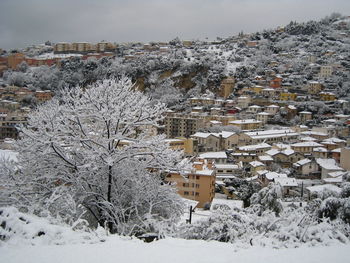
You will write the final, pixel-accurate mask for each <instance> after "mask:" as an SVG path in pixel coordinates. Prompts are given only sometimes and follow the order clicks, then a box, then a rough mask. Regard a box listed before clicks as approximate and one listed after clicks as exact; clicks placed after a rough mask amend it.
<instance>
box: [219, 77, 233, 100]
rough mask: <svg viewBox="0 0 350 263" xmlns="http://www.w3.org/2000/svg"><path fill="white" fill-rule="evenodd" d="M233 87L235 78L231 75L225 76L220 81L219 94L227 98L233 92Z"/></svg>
mask: <svg viewBox="0 0 350 263" xmlns="http://www.w3.org/2000/svg"><path fill="white" fill-rule="evenodd" d="M234 87H235V79H234V78H232V77H229V78H226V79H224V80H223V81H222V82H221V85H220V92H219V96H220V97H222V98H225V99H227V98H228V97H229V96H230V95H231V93H232V92H233V88H234Z"/></svg>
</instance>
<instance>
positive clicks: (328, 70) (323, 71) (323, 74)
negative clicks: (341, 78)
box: [318, 66, 333, 78]
mask: <svg viewBox="0 0 350 263" xmlns="http://www.w3.org/2000/svg"><path fill="white" fill-rule="evenodd" d="M332 74H333V67H332V66H321V68H320V73H319V74H318V76H319V77H320V78H328V77H330V76H332Z"/></svg>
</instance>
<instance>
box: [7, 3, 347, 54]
mask: <svg viewBox="0 0 350 263" xmlns="http://www.w3.org/2000/svg"><path fill="white" fill-rule="evenodd" d="M333 12H338V13H341V14H343V15H350V1H349V0H0V48H4V49H11V48H20V47H25V46H28V45H31V44H38V43H43V42H45V41H46V40H50V41H52V42H61V41H66V42H75V41H88V42H93V43H96V42H98V41H101V40H107V41H111V42H129V41H140V42H148V41H152V40H154V41H169V40H171V39H174V38H175V37H177V36H178V37H179V38H180V39H205V38H206V37H208V38H209V39H214V38H216V37H217V36H219V37H227V36H232V35H235V34H237V33H238V32H240V31H242V30H243V31H244V32H256V31H259V30H262V29H270V28H275V27H277V26H279V25H286V24H288V23H289V22H290V21H292V20H293V21H297V22H303V21H308V20H312V19H313V20H318V19H320V18H323V17H325V16H327V15H330V14H331V13H333Z"/></svg>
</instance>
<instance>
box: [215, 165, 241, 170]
mask: <svg viewBox="0 0 350 263" xmlns="http://www.w3.org/2000/svg"><path fill="white" fill-rule="evenodd" d="M214 166H215V168H216V169H218V170H221V169H222V170H227V169H232V170H234V169H238V168H239V166H238V165H237V164H215V165H214Z"/></svg>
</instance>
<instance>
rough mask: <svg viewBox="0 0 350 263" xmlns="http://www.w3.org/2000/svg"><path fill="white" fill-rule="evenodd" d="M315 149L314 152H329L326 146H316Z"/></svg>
mask: <svg viewBox="0 0 350 263" xmlns="http://www.w3.org/2000/svg"><path fill="white" fill-rule="evenodd" d="M313 151H314V152H324V153H326V152H328V150H327V149H326V148H324V147H316V148H314V149H313Z"/></svg>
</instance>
